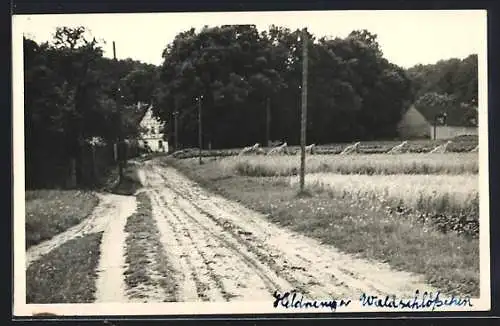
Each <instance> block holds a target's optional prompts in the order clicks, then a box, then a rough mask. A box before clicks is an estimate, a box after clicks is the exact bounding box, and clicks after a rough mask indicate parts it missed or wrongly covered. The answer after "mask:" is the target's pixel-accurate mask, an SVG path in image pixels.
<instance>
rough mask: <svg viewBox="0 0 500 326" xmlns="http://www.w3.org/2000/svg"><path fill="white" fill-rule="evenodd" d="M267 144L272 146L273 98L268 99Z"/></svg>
mask: <svg viewBox="0 0 500 326" xmlns="http://www.w3.org/2000/svg"><path fill="white" fill-rule="evenodd" d="M266 146H267V147H270V146H271V99H270V98H269V97H268V98H267V99H266Z"/></svg>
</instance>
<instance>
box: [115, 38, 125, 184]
mask: <svg viewBox="0 0 500 326" xmlns="http://www.w3.org/2000/svg"><path fill="white" fill-rule="evenodd" d="M113 60H114V61H115V63H116V47H115V41H113ZM120 97H121V93H120V88H119V87H118V88H117V89H116V91H115V103H116V106H117V109H118V144H117V145H116V152H117V160H118V175H119V182H122V180H123V157H122V156H123V152H124V151H123V148H122V147H123V144H122V142H123V140H122V112H121V101H120Z"/></svg>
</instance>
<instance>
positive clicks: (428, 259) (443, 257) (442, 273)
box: [165, 159, 479, 296]
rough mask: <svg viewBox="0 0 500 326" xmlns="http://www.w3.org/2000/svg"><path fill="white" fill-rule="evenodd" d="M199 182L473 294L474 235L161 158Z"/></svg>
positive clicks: (277, 181) (294, 225) (325, 238)
mask: <svg viewBox="0 0 500 326" xmlns="http://www.w3.org/2000/svg"><path fill="white" fill-rule="evenodd" d="M165 162H166V163H165V164H171V165H173V166H175V167H177V168H178V169H179V170H180V171H182V172H183V173H184V174H186V175H187V176H188V177H190V178H191V179H193V180H195V181H197V182H199V183H200V184H202V185H204V186H205V187H208V188H209V189H211V190H215V191H217V192H219V193H221V194H223V195H225V196H226V197H228V198H230V199H233V200H236V201H239V202H241V203H242V204H244V205H245V206H247V207H249V208H252V209H255V210H258V211H261V212H263V213H266V214H269V219H270V220H271V221H272V222H275V223H276V224H279V225H281V226H285V227H288V228H290V229H292V230H294V231H297V232H300V233H303V234H305V235H308V236H311V237H313V238H316V239H318V240H320V241H322V242H323V243H325V244H331V245H334V246H335V247H337V248H338V249H340V250H343V251H344V252H348V253H354V254H359V255H360V256H361V257H366V258H374V259H377V260H380V261H384V262H387V263H388V264H389V265H391V266H392V267H393V268H395V269H400V270H405V271H410V272H415V273H420V274H423V275H425V276H426V279H427V281H428V282H430V283H431V284H433V285H435V286H436V287H439V288H441V289H442V290H443V291H446V292H448V293H459V294H462V295H464V294H468V295H472V296H478V295H479V241H478V239H474V238H469V237H464V236H460V235H457V234H455V233H443V232H440V231H438V230H436V229H434V228H432V227H429V226H428V225H426V224H423V223H420V222H419V221H418V220H417V217H416V216H413V215H412V214H401V213H398V212H397V211H396V212H392V213H390V212H388V211H387V210H385V209H384V208H383V207H379V206H370V205H368V204H367V203H366V202H361V201H357V200H348V199H343V198H338V197H333V198H332V197H331V196H330V195H329V194H328V193H325V192H319V193H313V195H312V196H311V197H308V196H303V197H301V198H297V189H296V188H292V187H290V182H289V179H288V178H279V177H275V178H255V177H246V176H240V175H237V174H236V173H234V171H231V170H224V169H221V168H220V165H219V163H218V162H217V161H207V162H206V164H203V165H201V166H200V165H198V164H196V163H197V161H196V160H194V159H186V160H166V161H165Z"/></svg>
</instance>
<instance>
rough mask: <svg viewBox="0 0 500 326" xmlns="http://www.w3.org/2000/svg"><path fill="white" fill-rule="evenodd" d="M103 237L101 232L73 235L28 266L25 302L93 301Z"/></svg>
mask: <svg viewBox="0 0 500 326" xmlns="http://www.w3.org/2000/svg"><path fill="white" fill-rule="evenodd" d="M101 240H102V232H99V233H92V234H88V235H86V236H84V237H80V238H76V239H72V240H69V241H68V242H66V243H64V244H62V245H61V246H59V247H57V248H56V249H54V250H52V251H51V252H49V253H48V254H46V255H45V256H43V257H42V258H41V259H40V260H37V261H35V262H33V263H32V264H31V265H30V266H29V267H28V269H27V270H26V303H28V304H30V303H91V302H94V300H95V291H96V285H95V281H96V278H97V272H96V268H97V264H98V262H99V256H100V250H99V246H100V243H101ZM68 276H70V277H68Z"/></svg>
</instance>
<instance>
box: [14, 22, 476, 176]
mask: <svg viewBox="0 0 500 326" xmlns="http://www.w3.org/2000/svg"><path fill="white" fill-rule="evenodd" d="M300 37H301V31H299V30H294V31H292V30H290V29H288V28H284V27H279V26H271V27H270V28H269V29H268V30H263V31H260V32H259V31H258V30H257V28H256V27H255V26H254V25H222V26H216V27H205V28H203V29H201V30H200V31H198V32H197V31H196V30H195V29H190V30H187V31H184V32H182V33H179V34H178V35H177V36H176V37H175V38H174V40H173V41H172V42H171V43H170V44H168V45H166V47H165V49H164V51H163V54H162V57H163V62H162V64H161V65H160V66H155V65H150V64H145V63H142V62H139V61H134V60H131V59H126V60H113V59H109V58H105V57H104V56H103V48H102V46H103V44H100V43H99V42H97V41H96V40H95V39H90V38H89V37H88V34H87V33H86V30H85V28H84V27H77V28H67V27H61V28H57V30H56V31H55V34H54V38H53V39H52V40H51V41H49V42H43V43H40V44H38V43H37V42H35V41H34V40H31V39H29V38H27V37H25V38H24V90H25V92H24V94H25V142H26V168H27V181H30V182H33V183H34V184H40V182H37V180H36V179H37V177H39V178H41V177H43V175H44V174H45V173H44V172H43V171H44V169H45V168H46V167H47V166H56V165H57V164H56V163H55V162H56V161H57V162H59V161H60V162H63V163H62V165H64V166H65V165H67V164H66V162H67V161H68V160H73V162H75V164H76V174H77V179H78V180H77V183H80V184H81V183H82V182H83V181H84V180H83V179H84V177H83V176H82V175H83V174H82V171H83V170H84V167H83V165H82V162H83V158H82V155H84V148H85V146H86V144H87V143H88V141H89V139H92V138H93V137H100V138H102V139H103V140H104V141H105V142H107V143H115V142H117V140H118V139H119V138H120V136H121V137H125V138H127V137H128V138H134V137H135V136H137V134H138V132H139V126H138V122H139V120H140V118H141V117H142V115H143V114H144V108H145V107H147V106H143V107H138V106H137V103H139V102H141V103H145V104H146V105H149V104H152V105H153V110H154V114H155V115H156V116H158V117H159V118H161V119H162V120H163V121H165V122H166V127H165V128H166V130H165V134H166V135H167V140H168V141H169V144H170V147H172V145H173V144H174V143H176V142H177V143H179V145H180V146H181V147H184V148H185V147H197V146H198V104H201V106H202V121H203V142H204V144H203V146H204V148H207V147H208V146H211V147H212V148H214V149H215V148H231V147H243V146H247V145H249V144H254V143H256V142H259V143H261V144H266V143H267V141H269V140H273V141H274V140H283V141H287V143H288V144H299V140H300V139H299V138H300V116H301V115H300V110H301V89H300V86H301V85H302V59H303V58H302V50H303V49H302V47H303V40H301V39H300ZM107 46H109V45H107ZM308 47H309V51H308V52H309V57H308V60H309V76H308V85H309V87H308V125H307V139H308V143H316V144H325V143H335V142H343V141H356V140H377V139H394V138H396V137H397V136H398V134H397V124H398V122H399V121H400V119H401V117H402V115H403V114H404V113H405V111H406V110H407V109H408V107H409V106H410V105H411V104H412V103H415V105H416V106H418V108H419V110H421V111H423V113H425V114H424V115H426V116H432V115H434V114H435V113H436V112H440V111H442V110H443V107H445V108H446V111H447V112H451V113H453V112H455V113H456V114H451V115H450V116H452V117H451V119H452V120H453V119H455V120H457V119H458V120H460V119H461V121H462V120H464V119H465V120H467V121H468V119H469V118H467V117H466V118H464V116H467V114H469V113H471V112H472V113H471V114H472V115H474V112H476V111H475V110H472V111H471V108H472V107H474V105H477V55H471V56H469V57H467V58H465V59H464V60H459V59H450V60H443V61H440V62H438V63H436V64H435V65H417V66H415V67H412V68H410V69H406V70H405V69H403V68H401V67H399V66H397V65H395V64H393V63H391V62H389V61H388V60H387V59H386V58H384V55H383V52H382V50H381V48H380V45H379V44H378V41H377V36H376V35H374V34H372V33H370V32H369V31H367V30H355V31H353V32H351V33H350V34H349V35H348V36H347V37H345V38H339V37H337V38H327V37H319V38H318V37H316V36H315V35H313V34H311V33H308ZM176 113H177V114H176ZM476 114H477V112H476ZM175 115H176V116H177V122H178V123H177V125H178V130H177V135H178V139H177V140H176V139H175V134H176V133H175V132H174V131H175V130H174V123H173V121H174V116H175ZM44 166H45V167H44ZM64 168H65V167H64Z"/></svg>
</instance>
